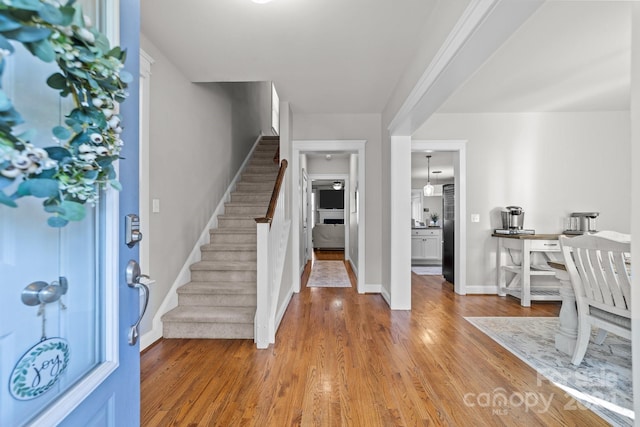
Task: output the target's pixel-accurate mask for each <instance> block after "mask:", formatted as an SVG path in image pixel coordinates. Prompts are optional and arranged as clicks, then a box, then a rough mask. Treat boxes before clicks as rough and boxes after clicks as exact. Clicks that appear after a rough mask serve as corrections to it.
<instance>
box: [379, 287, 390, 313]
mask: <svg viewBox="0 0 640 427" xmlns="http://www.w3.org/2000/svg"><path fill="white" fill-rule="evenodd" d="M380 293H381V294H382V298H383V299H384V300H385V301H386V302H387V304H388V305H389V308H391V294H390V293H389V291H387V290H386V289H385V288H384V287H383V286H382V285H380Z"/></svg>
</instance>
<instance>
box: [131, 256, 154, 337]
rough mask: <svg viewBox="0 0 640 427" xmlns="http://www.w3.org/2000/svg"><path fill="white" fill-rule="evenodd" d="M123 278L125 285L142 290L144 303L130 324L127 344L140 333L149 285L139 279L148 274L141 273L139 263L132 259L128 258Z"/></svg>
mask: <svg viewBox="0 0 640 427" xmlns="http://www.w3.org/2000/svg"><path fill="white" fill-rule="evenodd" d="M125 278H126V280H127V285H129V287H130V288H133V289H138V290H140V291H142V293H143V295H144V304H143V306H142V310H141V311H140V317H138V320H137V321H136V323H134V324H133V325H131V328H130V329H129V345H135V344H136V343H137V342H138V336H139V335H140V331H139V327H140V321H142V317H143V316H144V313H145V312H146V311H147V306H148V305H149V287H148V286H147V285H145V284H144V283H142V282H140V279H142V278H146V279H148V278H149V276H147V275H146V274H141V273H140V265H139V264H138V263H137V262H136V261H135V260H133V259H132V260H129V263H128V264H127V268H126V270H125Z"/></svg>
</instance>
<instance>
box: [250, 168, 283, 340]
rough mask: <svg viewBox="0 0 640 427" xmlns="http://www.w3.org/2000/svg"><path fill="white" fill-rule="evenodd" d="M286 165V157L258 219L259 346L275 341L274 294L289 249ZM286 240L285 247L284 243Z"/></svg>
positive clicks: (257, 316) (257, 327)
mask: <svg viewBox="0 0 640 427" xmlns="http://www.w3.org/2000/svg"><path fill="white" fill-rule="evenodd" d="M286 169H287V160H286V159H283V160H282V162H280V169H279V171H278V177H277V178H276V182H275V185H274V188H273V192H272V194H271V200H270V201H269V207H268V208H267V215H266V216H265V217H264V218H256V219H255V220H256V228H257V230H256V233H257V235H256V238H257V247H256V251H257V266H256V267H257V268H256V274H257V283H256V284H257V295H256V296H257V305H256V317H255V322H254V328H255V329H254V332H255V333H254V337H255V342H256V346H257V347H258V348H267V347H268V346H269V344H270V343H272V342H275V307H276V301H275V298H276V297H277V290H278V289H277V286H279V284H280V281H281V280H282V267H283V266H284V256H283V255H284V251H285V249H286V241H283V233H285V234H287V233H288V230H289V229H288V227H284V222H285V221H284V186H283V185H282V183H283V181H284V174H285V171H286ZM281 197H282V198H281ZM287 225H288V224H287ZM287 236H288V234H287ZM283 243H284V244H285V247H283Z"/></svg>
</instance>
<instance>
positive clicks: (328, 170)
mask: <svg viewBox="0 0 640 427" xmlns="http://www.w3.org/2000/svg"><path fill="white" fill-rule="evenodd" d="M295 139H298V138H295ZM307 170H308V171H309V175H331V174H336V175H346V174H348V173H349V158H348V157H336V156H334V157H333V158H331V160H327V159H326V158H325V157H311V156H309V157H308V158H307Z"/></svg>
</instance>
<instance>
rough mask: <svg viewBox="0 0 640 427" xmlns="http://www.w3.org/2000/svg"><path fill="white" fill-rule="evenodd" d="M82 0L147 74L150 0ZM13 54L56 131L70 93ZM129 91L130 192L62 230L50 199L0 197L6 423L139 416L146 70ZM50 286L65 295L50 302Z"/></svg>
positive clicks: (18, 81)
mask: <svg viewBox="0 0 640 427" xmlns="http://www.w3.org/2000/svg"><path fill="white" fill-rule="evenodd" d="M79 3H81V4H82V5H83V8H84V11H85V13H86V14H87V15H89V17H90V18H91V19H92V20H93V22H94V23H95V24H96V25H98V26H100V27H101V28H100V29H101V31H102V32H103V33H105V34H107V35H108V36H109V38H110V40H111V41H112V44H113V45H115V44H118V45H120V46H122V47H123V48H126V49H127V51H128V52H129V54H128V57H127V61H126V69H127V71H129V72H130V73H131V74H132V75H133V76H136V77H137V76H138V75H139V71H138V70H139V64H138V51H139V16H140V14H139V1H138V0H121V1H120V4H119V7H117V6H118V4H115V2H113V1H110V0H83V1H80V2H79ZM118 39H119V40H118ZM14 56H15V60H13V62H11V64H12V65H11V66H10V67H9V69H7V70H5V76H4V77H3V86H4V88H5V89H6V91H7V92H8V93H9V94H10V96H11V97H12V98H13V100H14V104H15V105H16V107H17V108H18V109H19V110H20V111H21V112H22V113H23V115H24V116H26V117H28V122H29V124H30V127H35V128H37V129H38V131H39V133H43V134H47V132H49V133H50V129H51V127H52V124H56V121H58V122H59V121H60V117H61V116H62V115H63V114H64V112H65V109H66V107H65V104H64V101H62V102H61V101H60V100H59V99H57V98H55V97H52V95H51V93H50V92H48V91H47V88H46V87H44V88H42V87H39V86H37V85H33V84H32V83H31V82H33V81H37V80H42V78H44V80H46V76H47V75H50V74H51V71H52V68H51V67H52V66H51V65H48V64H44V63H42V62H38V61H34V60H33V58H31V57H30V55H29V54H28V53H27V52H26V51H24V50H19V51H17V52H16V54H15V55H14ZM11 67H12V68H11ZM43 76H44V77H43ZM44 80H42V81H44ZM12 84H13V85H14V86H15V88H14V89H11V85H12ZM12 90H13V91H12ZM128 91H129V97H128V98H127V100H126V101H125V102H124V103H123V104H121V105H120V116H121V117H122V124H123V128H124V131H123V133H122V140H123V141H124V147H123V150H122V152H121V154H120V155H121V157H122V158H123V159H122V160H120V161H119V162H118V163H119V164H118V169H119V170H118V178H119V181H120V182H121V184H122V191H120V192H117V191H115V190H108V191H107V192H106V193H104V194H103V195H102V196H101V198H100V200H99V201H98V202H97V204H96V206H95V207H94V208H92V209H89V210H88V213H87V216H86V217H85V219H84V220H82V221H78V222H72V223H69V225H67V226H66V227H64V228H61V229H56V228H52V227H49V226H48V225H47V222H46V219H47V214H46V213H45V212H43V211H42V207H41V201H39V200H28V199H27V198H24V199H21V200H20V201H19V206H18V208H9V207H7V206H2V205H0V281H1V282H2V283H1V286H0V288H1V289H2V292H3V295H2V298H0V381H1V384H0V425H2V426H5V425H6V426H12V427H13V426H22V425H37V426H49V425H51V426H54V425H62V426H137V425H139V420H140V396H139V393H140V369H139V345H138V344H136V345H130V344H129V342H128V335H129V330H130V327H131V325H132V324H134V323H135V322H136V320H137V318H138V315H139V301H140V299H139V295H138V291H137V290H135V289H132V288H130V287H129V286H128V285H127V283H126V280H125V274H124V273H125V267H126V265H127V263H128V262H129V260H131V259H133V260H137V258H138V249H137V247H136V246H134V247H132V248H130V247H128V246H127V245H126V244H125V232H124V223H125V221H124V218H125V216H126V215H127V214H130V213H137V211H138V102H139V100H138V98H139V96H138V79H134V81H133V82H132V83H130V84H129V89H128ZM43 145H51V144H50V142H46V141H45V142H44V143H43ZM144 267H145V266H143V268H144ZM43 284H47V285H52V286H58V288H55V289H58V290H59V289H61V288H62V287H64V288H65V292H60V295H59V296H58V297H57V298H49V299H47V298H48V294H47V292H46V290H43V289H45V288H44V285H43ZM33 355H36V356H33ZM38 357H40V358H38ZM62 366H64V370H62V369H61V367H62ZM23 372H24V375H22V373H23ZM18 385H19V386H18Z"/></svg>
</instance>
